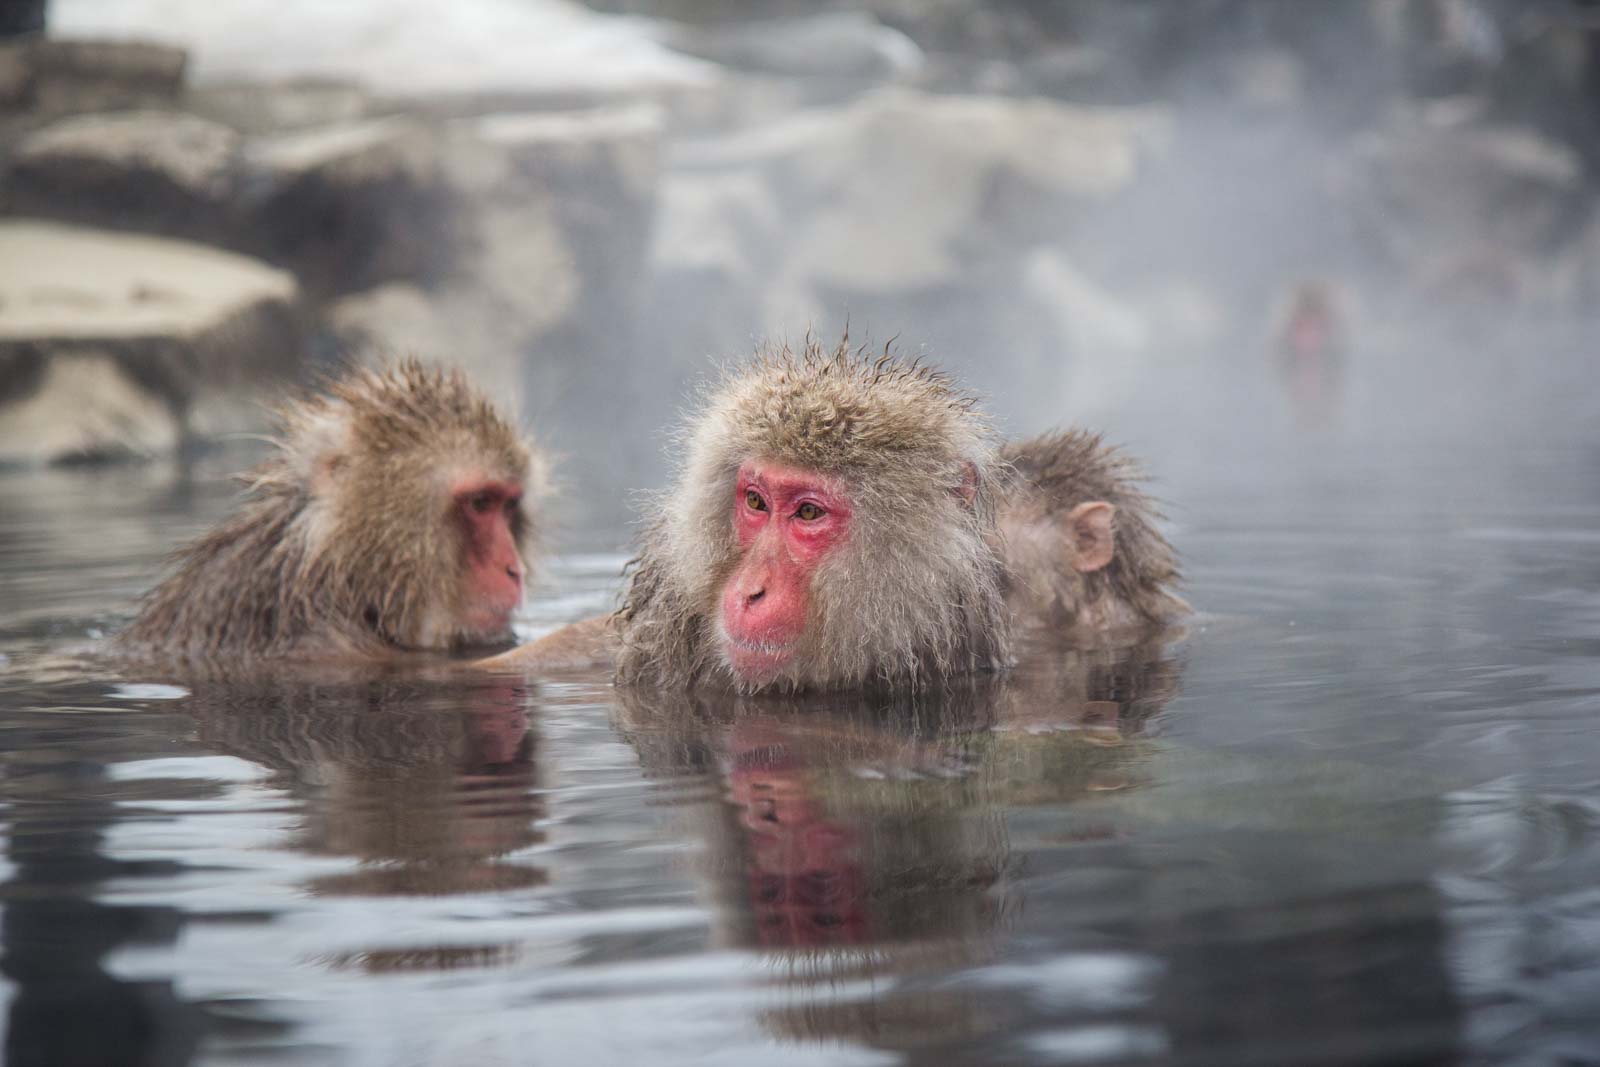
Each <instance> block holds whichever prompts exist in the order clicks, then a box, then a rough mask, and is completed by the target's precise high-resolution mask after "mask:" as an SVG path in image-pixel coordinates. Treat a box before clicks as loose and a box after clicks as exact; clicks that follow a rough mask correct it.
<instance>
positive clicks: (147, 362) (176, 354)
mask: <svg viewBox="0 0 1600 1067" xmlns="http://www.w3.org/2000/svg"><path fill="white" fill-rule="evenodd" d="M297 294H298V287H297V286H296V284H295V281H294V279H293V278H292V277H291V276H289V275H288V274H285V273H284V272H282V271H278V270H274V269H272V268H270V267H268V266H266V265H265V264H262V263H259V262H256V261H253V260H249V259H246V258H244V257H242V256H237V255H234V254H231V253H227V252H221V251H217V250H215V249H211V248H206V247H203V246H199V245H194V244H190V243H187V242H181V241H173V240H167V239H161V238H153V237H142V236H130V235H125V234H110V233H105V232H102V231H96V230H88V229H79V228H74V227H67V226H61V225H53V224H46V223H34V222H0V462H6V463H28V462H56V461H70V460H91V459H100V458H120V457H138V456H144V455H151V454H160V453H162V452H168V451H171V450H173V449H175V448H177V447H179V446H181V445H182V444H184V443H185V442H186V441H188V440H190V439H192V438H193V437H194V436H195V435H196V434H199V433H203V432H206V431H215V430H218V429H223V430H227V429H238V428H242V427H244V426H247V425H250V424H252V423H254V422H256V421H259V416H258V415H257V416H252V415H251V414H250V413H249V409H250V408H251V407H252V406H254V405H255V404H256V403H257V402H259V401H260V400H261V399H262V398H264V397H266V396H270V395H271V394H272V393H273V392H274V391H275V390H277V389H280V388H282V387H283V386H284V385H285V384H287V383H288V382H290V381H292V380H293V379H294V378H295V377H296V376H297V375H298V374H299V373H300V369H301V360H300V352H301V346H302V341H301V336H300V334H301V330H300V324H299V321H298V318H297V314H296V300H297Z"/></svg>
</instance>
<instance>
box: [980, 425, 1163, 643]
mask: <svg viewBox="0 0 1600 1067" xmlns="http://www.w3.org/2000/svg"><path fill="white" fill-rule="evenodd" d="M1002 455H1003V457H1004V458H1005V460H1006V461H1007V462H1008V463H1009V464H1010V465H1011V468H1012V471H1013V473H1014V475H1015V476H1014V478H1013V479H1012V481H1011V483H1010V486H1009V490H1008V492H1007V493H1006V497H1005V499H1004V500H1003V501H1002V502H1001V506H1000V530H1001V533H1002V535H1003V538H1004V541H1003V546H1002V553H1003V555H1004V558H1005V564H1006V567H1005V570H1006V599H1007V603H1008V604H1009V605H1010V606H1011V609H1012V612H1013V614H1014V615H1015V616H1017V617H1019V618H1023V619H1028V620H1031V621H1034V622H1038V623H1042V624H1045V625H1047V626H1049V627H1051V628H1054V629H1057V630H1062V629H1071V628H1074V627H1076V628H1078V629H1080V630H1082V631H1086V632H1092V633H1094V634H1097V635H1104V636H1107V637H1112V636H1115V637H1121V636H1125V635H1126V634H1127V633H1128V632H1130V631H1141V630H1149V629H1153V628H1156V627H1159V626H1161V625H1163V624H1165V623H1168V622H1171V621H1172V620H1173V619H1175V618H1177V617H1178V616H1180V615H1183V614H1185V613H1187V612H1188V611H1189V605H1188V604H1186V603H1184V601H1183V599H1182V598H1181V597H1179V596H1178V594H1177V587H1178V584H1179V581H1180V578H1181V576H1180V574H1179V571H1178V561H1177V555H1176V553H1174V552H1173V549H1172V545H1170V544H1169V543H1168V542H1167V539H1166V538H1165V537H1163V536H1162V535H1161V531H1160V530H1159V529H1158V528H1157V523H1158V522H1159V521H1160V518H1161V516H1160V513H1159V512H1158V511H1157V509H1156V505H1155V502H1154V501H1152V500H1151V499H1150V497H1149V496H1147V495H1146V494H1145V493H1144V492H1143V490H1141V489H1140V484H1141V483H1142V482H1143V481H1144V473H1143V471H1142V470H1141V469H1140V467H1139V464H1138V463H1137V462H1135V461H1134V460H1133V459H1132V458H1130V457H1129V456H1127V455H1126V454H1125V453H1123V452H1122V451H1120V450H1119V449H1116V448H1113V447H1112V446H1110V445H1107V444H1106V443H1105V442H1104V441H1102V440H1101V438H1100V436H1099V435H1098V434H1093V433H1088V432H1086V431H1083V430H1065V431H1061V432H1058V433H1048V434H1044V435H1042V436H1039V437H1034V438H1029V439H1027V440H1023V441H1013V442H1010V443H1008V444H1007V445H1006V446H1005V448H1004V449H1003V450H1002ZM1089 501H1104V502H1105V503H1108V504H1110V505H1111V506H1112V507H1113V508H1114V509H1115V511H1114V515H1113V519H1112V524H1113V529H1114V531H1115V533H1114V537H1115V540H1116V552H1115V554H1114V555H1113V556H1112V559H1111V562H1110V563H1109V564H1107V565H1106V566H1105V567H1103V568H1101V569H1099V570H1096V571H1093V572H1090V573H1087V574H1084V573H1080V572H1079V571H1078V570H1077V569H1076V568H1075V567H1074V566H1073V559H1072V547H1071V539H1070V537H1069V536H1067V535H1065V534H1064V533H1063V525H1064V523H1065V521H1066V518H1067V516H1068V515H1069V514H1070V513H1071V512H1072V510H1073V509H1074V508H1075V507H1077V506H1078V505H1080V504H1083V503H1086V502H1089Z"/></svg>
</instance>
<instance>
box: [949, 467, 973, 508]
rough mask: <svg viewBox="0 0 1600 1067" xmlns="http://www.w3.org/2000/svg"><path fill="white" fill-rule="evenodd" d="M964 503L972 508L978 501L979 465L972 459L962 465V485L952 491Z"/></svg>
mask: <svg viewBox="0 0 1600 1067" xmlns="http://www.w3.org/2000/svg"><path fill="white" fill-rule="evenodd" d="M952 492H954V493H955V495H956V496H958V497H960V498H961V500H962V502H963V503H965V504H966V505H967V507H969V508H970V507H971V506H972V505H973V502H974V501H976V500H977V499H978V465H977V464H976V463H974V462H972V461H971V460H970V459H969V460H967V461H966V462H965V463H963V464H962V465H961V484H959V485H957V486H956V487H955V489H953V490H952Z"/></svg>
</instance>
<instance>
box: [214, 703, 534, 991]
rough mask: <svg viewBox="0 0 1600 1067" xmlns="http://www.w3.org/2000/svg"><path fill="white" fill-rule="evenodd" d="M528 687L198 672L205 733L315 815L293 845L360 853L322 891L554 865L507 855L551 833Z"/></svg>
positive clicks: (481, 952)
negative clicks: (219, 677)
mask: <svg viewBox="0 0 1600 1067" xmlns="http://www.w3.org/2000/svg"><path fill="white" fill-rule="evenodd" d="M527 702H528V694H527V687H526V686H524V685H521V684H506V683H504V682H495V681H489V680H487V679H474V680H472V681H470V682H468V683H466V684H463V681H462V679H461V677H460V676H459V675H456V676H451V677H448V678H433V679H429V678H425V677H418V678H412V679H409V680H402V679H397V678H395V677H392V676H389V677H367V678H362V677H359V676H358V677H354V678H352V677H350V676H349V675H348V674H346V675H345V676H343V677H342V678H335V677H332V676H331V675H330V677H328V678H326V679H323V680H321V681H316V680H311V679H309V678H306V677H303V676H302V677H297V678H295V679H293V680H289V681H283V680H280V681H277V682H273V683H268V682H261V681H257V682H255V683H254V684H252V685H251V686H249V687H248V688H246V687H241V686H238V685H237V684H233V683H203V682H202V683H195V688H194V696H193V697H192V698H191V699H190V700H189V701H188V702H187V705H186V708H187V710H188V712H189V713H190V714H192V715H193V716H194V717H195V718H196V719H197V721H198V723H199V728H200V731H199V732H200V737H201V739H202V740H203V741H204V742H205V743H207V744H208V745H210V746H212V747H215V748H217V749H219V750H221V751H224V752H228V753H230V754H233V755H236V756H239V757H241V758H243V759H246V760H249V761H251V762H253V763H257V764H260V765H261V766H263V767H266V768H267V769H268V770H269V771H270V772H272V779H271V784H273V785H275V786H278V787H279V788H282V789H284V790H286V791H288V792H289V793H291V794H292V795H294V796H295V797H296V798H297V799H298V800H299V801H300V802H301V803H302V804H303V805H304V809H305V812H306V816H305V819H304V821H303V823H302V824H301V826H300V828H299V831H298V837H297V840H296V842H295V845H296V846H297V847H298V848H300V849H302V850H303V851H306V852H309V853H312V854H317V855H328V856H338V857H348V858H351V859H354V860H356V861H358V864H359V865H358V866H357V867H356V868H355V869H354V870H352V871H349V872H347V873H341V874H335V875H330V876H326V877H320V878H316V879H314V880H312V881H311V882H310V883H309V884H308V885H307V889H308V890H309V891H310V892H312V893H314V894H317V895H326V896H355V897H371V896H448V895H452V894H457V893H480V892H489V891H516V890H526V889H530V888H534V887H538V886H541V885H544V884H545V882H546V881H547V875H546V873H545V871H544V870H543V869H541V868H539V867H534V866H528V865H526V864H524V863H521V862H517V861H515V860H511V859H507V857H509V856H511V855H512V854H513V853H516V852H518V851H520V850H522V849H525V848H527V847H529V846H531V845H536V844H538V843H539V842H541V841H543V840H544V831H543V830H542V829H541V827H540V824H541V822H542V820H543V817H544V802H543V799H542V795H541V793H540V791H539V789H538V786H539V773H538V764H537V762H536V757H537V754H538V753H537V739H536V735H535V734H534V733H533V732H532V731H531V729H530V722H529V717H528V711H527ZM512 951H513V950H512V948H511V947H510V946H505V945H477V946H472V945H469V946H459V945H451V946H437V947H421V948H412V947H406V948H403V949H402V948H387V947H384V946H381V945H380V946H374V947H373V948H371V949H369V950H364V951H360V952H355V953H348V954H345V955H342V956H339V957H338V958H335V959H333V960H332V962H333V963H334V964H335V965H338V966H349V967H356V968H360V969H362V970H367V971H372V972H378V971H402V970H406V971H410V970H442V969H447V968H459V967H471V966H486V965H491V964H495V963H499V962H504V961H505V960H506V959H507V958H508V956H509V955H510V953H511V952H512Z"/></svg>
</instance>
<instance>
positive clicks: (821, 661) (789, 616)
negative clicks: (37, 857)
mask: <svg viewBox="0 0 1600 1067" xmlns="http://www.w3.org/2000/svg"><path fill="white" fill-rule="evenodd" d="M685 440H686V446H687V449H686V455H685V457H684V462H683V466H682V470H681V472H680V475H679V478H678V481H677V484H676V485H675V486H674V487H673V488H672V489H670V490H669V491H668V492H667V493H665V494H664V495H663V496H661V497H660V498H659V499H658V502H657V506H656V515H655V518H654V520H653V522H652V523H651V524H650V525H649V526H648V528H647V529H646V532H645V534H644V538H643V543H642V545H641V547H640V550H639V554H638V557H637V559H636V560H635V561H634V564H633V566H632V570H631V574H630V575H629V580H628V586H627V589H626V591H625V593H624V595H623V599H622V605H621V607H620V609H619V610H618V611H617V612H616V613H615V614H613V615H610V616H607V617H604V618H601V619H591V620H589V621H587V622H583V623H577V624H575V625H573V626H570V627H567V628H566V629H564V630H560V631H557V632H556V633H554V634H551V635H550V636H548V637H546V638H544V639H542V640H540V641H537V642H534V643H533V644H531V645H528V646H525V647H524V648H521V649H518V650H515V651H514V652H511V653H507V654H506V655H504V656H500V657H496V658H495V659H492V660H489V661H486V663H485V665H486V666H489V667H491V668H523V669H526V668H530V667H532V668H541V667H542V668H551V667H560V666H580V665H592V664H595V663H604V662H611V663H614V665H615V668H616V680H617V682H618V683H619V684H645V685H655V686H665V687H669V688H694V687H698V686H712V687H723V688H734V689H738V690H742V691H746V692H754V691H762V690H776V691H793V690H803V689H830V690H840V689H852V688H865V687H873V686H885V687H890V688H895V687H918V686H921V685H923V684H925V683H927V682H929V681H932V680H935V679H939V678H944V677H949V676H953V675H958V674H965V673H968V672H973V671H991V670H996V669H999V668H1001V667H1004V666H1005V665H1006V664H1007V663H1008V662H1009V660H1010V658H1011V635H1012V631H1013V628H1014V627H1013V622H1014V621H1015V622H1019V623H1032V622H1033V621H1035V620H1034V618H1033V616H1035V615H1040V616H1042V617H1043V618H1044V619H1045V621H1048V622H1050V623H1051V624H1053V625H1055V626H1057V627H1058V628H1059V629H1061V630H1063V631H1068V630H1070V631H1073V632H1074V633H1076V634H1081V635H1083V636H1091V634H1092V635H1093V636H1094V637H1096V638H1097V639H1098V637H1099V636H1100V635H1101V633H1102V631H1103V630H1104V629H1105V628H1107V627H1110V626H1118V627H1127V628H1141V629H1142V628H1149V627H1153V626H1157V625H1159V624H1160V623H1161V622H1163V621H1165V620H1167V619H1169V618H1170V617H1172V616H1173V615H1175V614H1177V613H1178V612H1180V611H1182V610H1184V605H1183V602H1182V601H1181V600H1179V599H1178V598H1177V597H1176V596H1174V595H1173V594H1172V592H1171V590H1170V586H1171V584H1172V583H1173V582H1174V581H1175V580H1176V578H1177V569H1176V567H1175V565H1174V563H1173V559H1172V553H1171V549H1170V547H1169V546H1168V545H1167V544H1166V542H1165V541H1163V540H1162V539H1161V537H1160V536H1159V534H1157V533H1156V532H1155V530H1154V527H1153V526H1152V525H1151V521H1150V512H1149V506H1148V504H1147V502H1146V500H1145V498H1144V497H1143V496H1142V495H1141V494H1139V493H1138V492H1137V491H1136V490H1134V489H1133V488H1132V487H1131V486H1130V485H1129V484H1128V479H1129V477H1130V476H1131V474H1132V469H1131V467H1130V466H1129V465H1128V463H1127V462H1126V461H1125V460H1123V459H1121V458H1120V457H1118V456H1117V455H1116V454H1115V453H1113V452H1110V451H1108V450H1106V449H1104V448H1103V447H1102V446H1100V445H1099V443H1098V442H1097V441H1095V440H1094V439H1093V438H1087V437H1081V436H1076V435H1070V434H1068V435H1057V436H1051V437H1046V438H1042V439H1039V440H1037V441H1032V442H1021V443H1018V444H1015V445H1011V446H1008V447H1007V448H1005V449H1004V450H1003V451H1002V449H1001V447H1000V443H999V441H998V440H997V438H996V436H995V434H994V432H993V430H992V428H991V426H990V424H989V422H988V421H987V419H986V418H985V417H984V416H983V415H982V414H981V413H980V412H979V411H978V409H977V405H976V401H975V399H974V398H973V397H972V396H970V395H968V394H967V393H965V392H962V391H961V390H960V389H958V388H957V387H956V385H955V384H954V383H953V382H952V381H951V379H950V378H948V377H947V376H946V375H944V374H942V373H940V372H938V371H936V370H933V369H931V368H928V367H925V366H922V365H920V364H918V363H916V362H908V361H904V360H900V359H897V358H895V357H893V356H891V355H889V354H888V353H885V354H884V355H883V356H882V357H879V358H873V357H870V356H864V355H862V354H860V353H855V352H852V351H851V350H850V349H849V347H848V346H847V345H845V344H844V343H841V344H840V345H839V346H838V347H837V348H836V349H833V350H831V351H830V350H826V349H824V348H822V347H821V346H819V345H816V344H815V343H809V342H808V343H807V344H806V345H805V346H804V347H803V348H802V349H801V350H800V351H799V352H798V353H796V352H793V351H791V350H789V349H788V348H787V347H784V348H781V349H776V350H769V351H766V352H764V353H762V354H760V355H758V357H757V358H756V359H755V360H754V361H752V362H751V363H750V364H748V365H747V366H745V367H743V368H741V369H738V370H735V371H733V372H732V373H730V374H729V375H728V377H727V378H726V379H725V380H724V381H723V382H722V383H721V384H720V385H719V386H718V387H717V388H716V389H715V390H714V391H713V392H712V393H711V395H710V396H709V397H708V398H707V400H706V403H705V405H704V408H703V410H702V411H701V413H700V414H699V416H698V417H696V418H695V420H694V421H693V423H692V424H691V425H690V427H689V429H688V432H687V434H686V439H685ZM1091 493H1092V494H1095V495H1092V496H1089V495H1081V494H1091ZM1119 531H1127V536H1119ZM1021 614H1026V616H1027V617H1026V618H1014V616H1018V615H1021Z"/></svg>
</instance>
